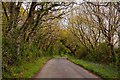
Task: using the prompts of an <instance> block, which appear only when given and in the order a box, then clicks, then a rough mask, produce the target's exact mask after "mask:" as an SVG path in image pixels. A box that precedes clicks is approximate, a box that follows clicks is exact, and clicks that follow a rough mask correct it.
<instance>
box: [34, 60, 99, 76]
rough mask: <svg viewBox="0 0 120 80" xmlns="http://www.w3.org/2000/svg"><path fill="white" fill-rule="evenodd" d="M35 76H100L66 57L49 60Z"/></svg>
mask: <svg viewBox="0 0 120 80" xmlns="http://www.w3.org/2000/svg"><path fill="white" fill-rule="evenodd" d="M35 78H99V77H98V76H96V75H94V74H92V73H90V72H89V71H87V70H85V69H84V68H82V67H80V66H78V65H76V64H74V63H72V62H70V61H68V60H67V59H65V58H55V59H51V60H49V61H48V62H47V63H46V64H45V65H44V67H43V68H42V70H41V71H40V72H39V73H38V74H37V75H36V76H35Z"/></svg>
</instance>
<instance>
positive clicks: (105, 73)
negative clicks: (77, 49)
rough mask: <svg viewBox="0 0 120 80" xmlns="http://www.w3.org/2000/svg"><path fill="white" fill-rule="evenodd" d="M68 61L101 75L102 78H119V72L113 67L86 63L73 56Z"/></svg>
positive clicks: (107, 79) (108, 79)
mask: <svg viewBox="0 0 120 80" xmlns="http://www.w3.org/2000/svg"><path fill="white" fill-rule="evenodd" d="M68 59H69V60H70V61H72V62H73V63H75V64H77V65H80V66H82V67H83V68H85V69H87V70H89V71H91V72H93V73H95V74H97V75H99V76H100V77H101V78H104V79H106V80H110V79H111V80H112V79H114V78H118V71H117V69H115V68H113V67H110V66H107V65H101V64H98V63H93V62H89V61H85V60H82V59H76V58H75V57H72V56H68Z"/></svg>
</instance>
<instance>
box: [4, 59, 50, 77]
mask: <svg viewBox="0 0 120 80" xmlns="http://www.w3.org/2000/svg"><path fill="white" fill-rule="evenodd" d="M51 58H52V57H41V58H40V59H37V60H34V61H32V62H24V63H23V64H21V65H19V66H10V67H9V69H10V70H9V71H10V72H7V73H4V75H6V78H31V77H33V76H34V75H35V73H36V72H37V71H38V70H39V69H40V68H42V66H43V65H44V64H45V63H46V62H47V61H48V60H49V59H51Z"/></svg>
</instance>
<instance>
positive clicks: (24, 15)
mask: <svg viewBox="0 0 120 80" xmlns="http://www.w3.org/2000/svg"><path fill="white" fill-rule="evenodd" d="M72 5H73V3H67V2H66V3H65V2H2V9H3V13H2V34H3V36H2V56H3V65H2V69H3V78H4V77H6V75H7V74H8V73H10V74H12V73H11V70H12V69H11V67H12V66H19V65H21V64H22V63H24V62H32V61H33V60H35V59H39V58H41V57H42V56H52V55H53V54H58V53H59V52H57V51H59V48H58V47H57V48H56V47H55V46H58V45H59V42H57V37H56V36H57V31H58V30H59V27H56V26H57V25H58V21H59V19H60V18H62V15H63V14H65V13H67V12H68V11H66V9H67V8H68V7H71V6H72ZM13 75H14V74H13Z"/></svg>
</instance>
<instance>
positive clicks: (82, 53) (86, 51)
mask: <svg viewBox="0 0 120 80" xmlns="http://www.w3.org/2000/svg"><path fill="white" fill-rule="evenodd" d="M119 4H120V3H119V2H106V3H99V2H95V3H91V2H86V3H82V4H80V5H78V6H76V7H75V8H74V10H72V11H71V13H70V15H69V16H67V22H68V25H67V26H66V25H65V26H66V27H67V30H68V32H69V35H68V36H67V38H66V39H63V40H61V42H62V43H63V44H64V45H65V46H66V47H67V48H69V49H70V50H71V52H72V53H73V55H75V56H77V57H78V58H82V59H85V60H89V61H93V62H97V63H102V64H112V65H114V66H116V67H117V68H119V65H120V63H119V62H120V54H119V53H120V49H119V45H120V41H119V40H120V36H119V27H120V11H119V9H118V8H119ZM70 34H71V35H70ZM70 36H73V37H71V38H70ZM72 38H74V40H72Z"/></svg>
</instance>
